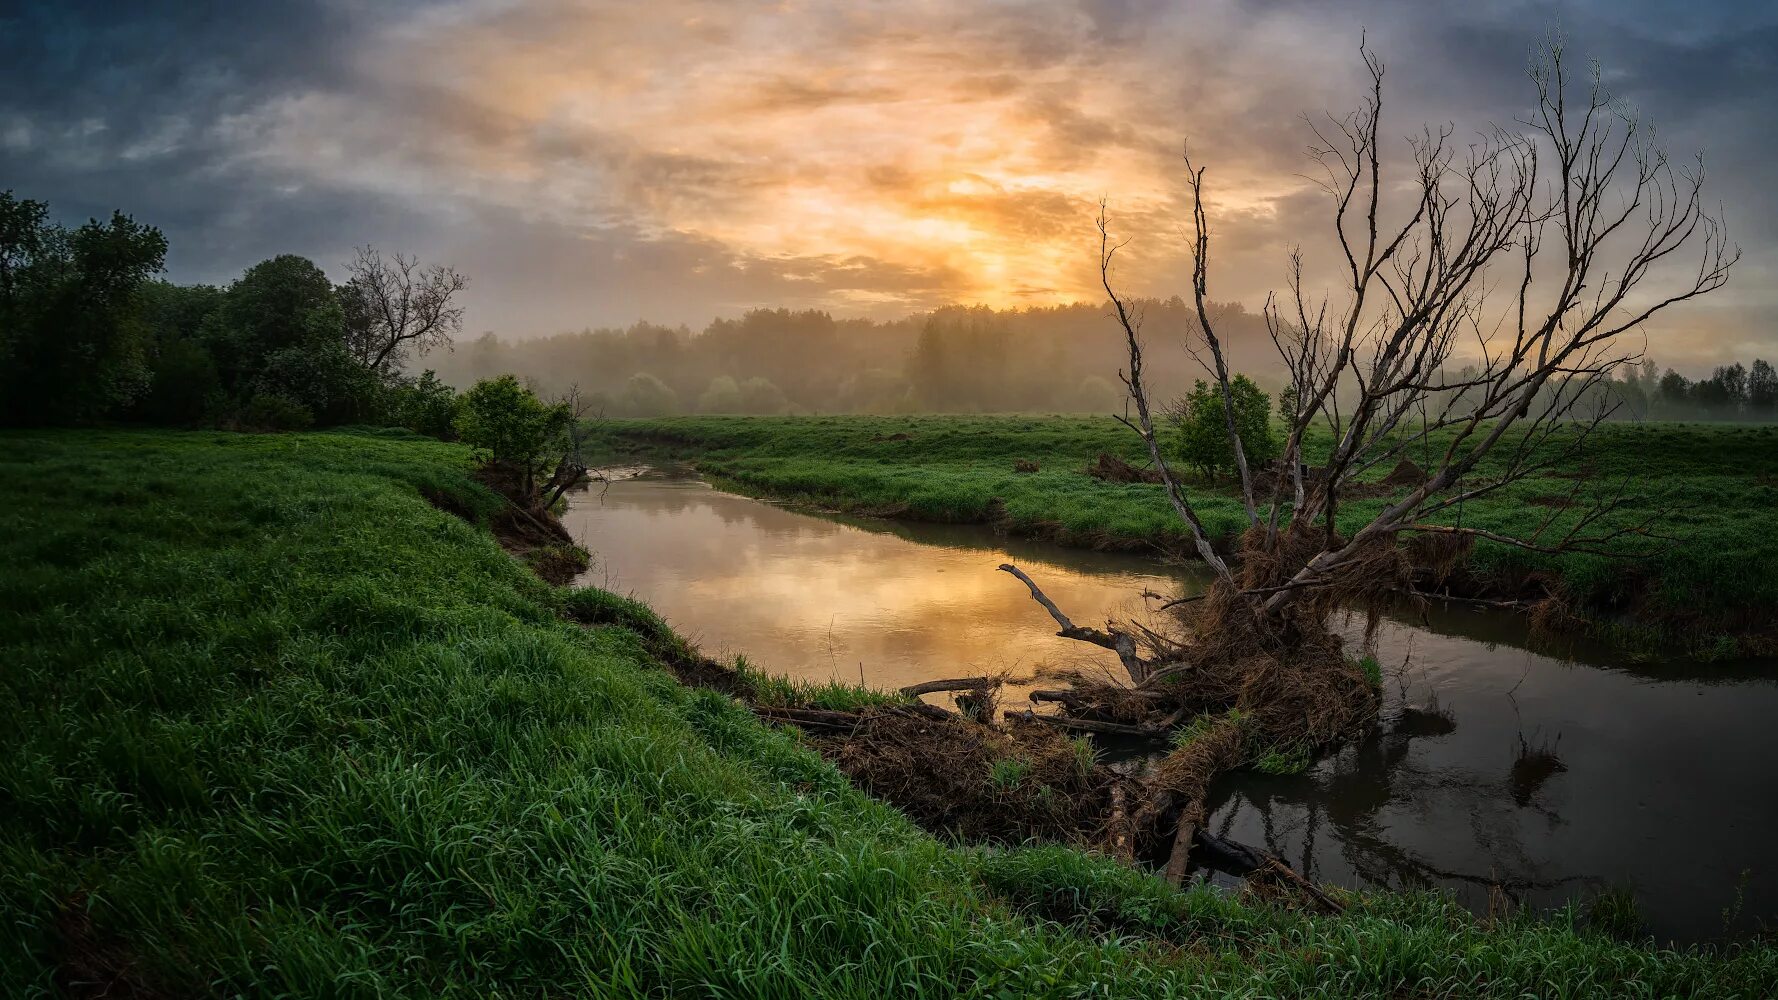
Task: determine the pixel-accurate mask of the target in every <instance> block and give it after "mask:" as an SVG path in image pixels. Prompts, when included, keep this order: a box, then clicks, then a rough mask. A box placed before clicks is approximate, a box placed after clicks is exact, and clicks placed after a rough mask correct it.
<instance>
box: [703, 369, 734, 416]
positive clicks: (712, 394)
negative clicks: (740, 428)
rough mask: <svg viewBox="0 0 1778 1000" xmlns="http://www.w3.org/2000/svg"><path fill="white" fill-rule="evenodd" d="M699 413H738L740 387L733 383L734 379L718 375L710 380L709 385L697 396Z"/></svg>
mask: <svg viewBox="0 0 1778 1000" xmlns="http://www.w3.org/2000/svg"><path fill="white" fill-rule="evenodd" d="M698 412H699V413H740V412H741V387H740V386H739V385H737V384H736V383H735V380H734V377H733V376H729V375H718V376H716V377H715V378H713V379H711V380H710V385H709V386H708V387H707V388H705V389H704V391H703V393H702V394H701V395H699V396H698Z"/></svg>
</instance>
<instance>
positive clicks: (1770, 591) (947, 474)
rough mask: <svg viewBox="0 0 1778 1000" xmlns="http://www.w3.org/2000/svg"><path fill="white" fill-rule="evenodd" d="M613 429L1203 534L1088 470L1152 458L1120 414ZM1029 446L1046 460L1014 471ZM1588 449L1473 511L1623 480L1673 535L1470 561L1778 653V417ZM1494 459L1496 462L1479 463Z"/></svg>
mask: <svg viewBox="0 0 1778 1000" xmlns="http://www.w3.org/2000/svg"><path fill="white" fill-rule="evenodd" d="M600 434H601V437H602V440H603V442H604V445H605V447H606V448H607V449H608V450H609V451H611V452H613V453H614V454H638V453H640V454H651V453H652V454H670V455H676V456H678V457H683V458H690V459H693V460H695V461H696V462H697V464H698V465H699V467H700V468H701V469H704V470H705V471H707V472H709V473H711V474H713V475H715V476H717V477H719V478H721V479H723V480H724V481H726V482H728V483H730V484H732V485H734V486H735V487H736V488H738V489H741V490H744V491H748V492H753V493H758V494H769V495H774V496H782V497H791V498H798V499H803V500H808V501H812V502H814V503H817V504H821V505H825V506H830V507H835V508H839V509H847V510H854V511H862V512H870V513H881V514H888V515H891V516H900V517H909V518H917V519H924V520H934V521H964V522H974V521H992V522H996V523H999V524H1002V525H1003V526H1005V527H1006V528H1007V529H1009V530H1011V531H1014V532H1017V533H1023V534H1031V535H1037V536H1041V537H1049V538H1054V539H1056V540H1058V541H1061V542H1063V543H1065V544H1074V545H1091V546H1129V545H1145V544H1150V543H1152V544H1154V545H1158V546H1161V547H1163V548H1167V549H1172V550H1177V551H1184V550H1185V549H1186V548H1187V546H1186V545H1185V539H1184V536H1183V534H1182V532H1181V529H1180V526H1179V524H1178V522H1177V520H1176V519H1175V518H1174V517H1173V515H1172V512H1171V511H1170V510H1169V509H1168V507H1167V504H1166V501H1165V499H1164V498H1163V496H1162V494H1161V488H1160V487H1159V486H1154V485H1148V484H1113V483H1105V482H1101V481H1099V480H1096V479H1093V478H1090V477H1088V476H1086V475H1084V474H1083V471H1082V470H1083V469H1084V468H1085V467H1086V465H1087V464H1088V463H1089V462H1090V461H1092V460H1093V458H1094V456H1096V455H1097V454H1099V453H1100V452H1102V451H1103V452H1111V453H1113V454H1117V455H1121V456H1123V457H1125V458H1126V459H1128V460H1130V461H1133V462H1142V463H1145V462H1146V457H1145V456H1144V455H1143V454H1142V449H1141V442H1140V441H1139V440H1138V439H1137V438H1136V436H1135V435H1134V434H1133V433H1131V432H1130V431H1129V430H1128V429H1127V428H1125V427H1123V426H1121V425H1119V424H1118V423H1117V422H1116V421H1114V420H1112V419H1111V418H1109V417H1090V416H1073V417H1070V416H1055V417H1036V416H983V417H974V416H918V417H870V416H833V417H684V418H675V419H668V420H651V421H635V420H613V421H607V422H604V423H603V424H602V425H601V430H600ZM1328 446H1329V442H1328V440H1327V438H1326V436H1325V434H1323V435H1320V436H1317V437H1314V438H1312V439H1311V440H1310V441H1309V442H1308V445H1307V448H1308V451H1309V453H1310V455H1311V457H1314V456H1316V455H1318V454H1324V453H1325V449H1326V448H1327V447H1328ZM1551 447H1554V445H1553V444H1552V445H1551ZM1415 457H1421V456H1415ZM1021 459H1022V460H1026V461H1032V462H1036V463H1037V464H1038V466H1039V471H1038V472H1035V473H1019V472H1016V471H1014V463H1015V462H1017V461H1019V460H1021ZM1583 463H1584V467H1585V468H1586V469H1588V470H1589V471H1590V472H1591V474H1592V478H1591V479H1590V480H1588V481H1586V482H1583V483H1581V486H1580V490H1579V492H1578V493H1576V492H1574V491H1575V487H1576V480H1574V479H1571V478H1563V477H1561V476H1540V477H1533V478H1529V479H1526V480H1524V481H1521V482H1518V483H1515V484H1513V485H1511V486H1509V487H1507V488H1504V489H1502V490H1501V491H1499V492H1498V493H1496V494H1493V495H1491V496H1488V497H1486V498H1483V499H1480V500H1477V501H1475V502H1473V503H1471V504H1469V505H1468V506H1467V507H1466V509H1465V510H1464V511H1463V514H1462V517H1463V523H1464V524H1467V525H1470V526H1474V527H1481V528H1487V529H1491V530H1494V531H1498V532H1503V533H1511V534H1519V535H1529V534H1531V533H1532V532H1534V531H1535V530H1536V529H1537V528H1538V526H1539V525H1540V524H1542V523H1543V522H1544V521H1545V520H1546V519H1548V520H1551V521H1552V524H1551V526H1550V527H1549V529H1547V531H1548V532H1549V533H1550V535H1555V534H1559V533H1560V532H1561V531H1562V530H1563V529H1564V527H1565V525H1566V524H1568V523H1571V522H1572V520H1573V519H1575V518H1577V517H1579V516H1580V514H1581V512H1582V510H1584V508H1585V507H1586V505H1587V504H1588V502H1589V500H1592V499H1596V498H1600V497H1603V496H1607V495H1610V494H1612V493H1614V492H1616V491H1618V490H1620V489H1622V490H1623V491H1624V493H1625V502H1624V503H1623V506H1622V508H1621V509H1620V510H1619V511H1617V512H1616V513H1615V514H1613V515H1611V516H1610V517H1609V518H1607V519H1606V521H1605V522H1602V523H1603V524H1606V525H1618V524H1625V525H1627V524H1636V523H1639V522H1642V521H1644V520H1646V519H1648V518H1650V517H1651V516H1656V515H1658V519H1657V521H1656V529H1657V530H1658V531H1659V532H1660V533H1662V534H1665V535H1668V536H1671V538H1672V542H1671V543H1670V544H1664V545H1660V546H1651V548H1652V549H1653V550H1654V551H1652V553H1651V554H1649V555H1648V556H1647V557H1646V558H1641V559H1636V560H1631V561H1626V560H1621V559H1614V558H1608V557H1604V556H1599V555H1591V554H1584V553H1569V554H1562V555H1552V554H1546V553H1540V552H1533V551H1528V550H1524V549H1519V548H1514V547H1510V546H1505V545H1500V544H1496V543H1492V542H1486V541H1484V542H1481V543H1480V544H1479V545H1478V546H1477V548H1476V550H1475V552H1474V553H1473V554H1472V555H1471V557H1470V562H1469V567H1468V568H1469V571H1470V573H1471V574H1472V575H1473V577H1474V578H1475V580H1476V582H1477V583H1479V584H1480V585H1481V586H1483V587H1485V588H1489V589H1491V590H1493V591H1494V592H1497V593H1510V592H1517V591H1522V590H1523V589H1524V588H1525V587H1526V585H1527V581H1537V580H1538V579H1540V577H1544V576H1548V577H1553V578H1555V579H1556V580H1558V581H1559V583H1560V588H1561V591H1562V592H1563V595H1564V596H1565V597H1566V598H1567V600H1568V601H1569V602H1570V603H1571V604H1572V605H1573V606H1574V607H1575V608H1577V609H1578V610H1580V611H1581V612H1582V613H1584V614H1586V615H1588V616H1589V617H1591V618H1594V619H1595V620H1596V622H1597V623H1598V624H1599V625H1600V626H1601V627H1603V628H1605V629H1606V630H1609V631H1611V632H1614V633H1616V634H1617V636H1618V637H1619V638H1621V639H1624V640H1627V641H1629V642H1631V643H1649V642H1652V641H1653V640H1655V639H1657V638H1679V639H1681V640H1683V641H1685V642H1686V643H1688V644H1689V645H1690V646H1691V648H1692V650H1693V652H1695V653H1698V654H1701V655H1705V656H1724V655H1733V654H1735V653H1736V652H1738V651H1739V652H1757V651H1765V652H1770V651H1772V650H1774V649H1778V634H1774V633H1773V632H1772V629H1773V626H1772V620H1773V617H1774V613H1775V612H1778V573H1773V572H1772V571H1771V567H1772V566H1773V565H1774V564H1778V426H1772V425H1756V426H1742V425H1724V424H1614V425H1609V426H1606V427H1604V428H1602V429H1600V430H1599V431H1597V432H1596V434H1595V437H1594V438H1593V439H1592V440H1591V441H1590V442H1589V443H1588V447H1587V450H1586V453H1585V456H1584V458H1583ZM1387 471H1388V470H1387V469H1378V470H1375V471H1374V472H1373V473H1372V474H1371V475H1372V478H1381V477H1382V476H1383V475H1384V474H1385V473H1386V472H1387ZM1493 471H1495V470H1494V469H1493V468H1491V467H1490V466H1489V465H1484V466H1483V467H1482V468H1481V469H1480V470H1478V475H1479V476H1483V477H1485V476H1487V475H1489V474H1490V473H1491V472H1493ZM1193 489H1194V491H1195V493H1194V495H1195V496H1197V497H1199V499H1198V500H1197V501H1196V502H1197V503H1198V506H1199V509H1200V512H1201V514H1202V516H1203V518H1204V521H1205V522H1206V524H1207V526H1208V527H1209V529H1210V530H1211V532H1212V533H1213V534H1215V535H1219V536H1223V537H1233V536H1234V535H1236V534H1238V533H1239V531H1240V530H1241V529H1242V527H1243V526H1244V518H1243V515H1242V512H1241V508H1240V504H1239V502H1238V500H1237V499H1236V498H1235V494H1234V491H1233V488H1232V485H1231V484H1229V483H1227V482H1224V483H1221V484H1217V485H1213V486H1208V487H1206V486H1204V485H1203V484H1193ZM1377 492H1379V493H1380V492H1382V491H1377ZM1386 502H1387V501H1386V499H1385V497H1383V496H1372V497H1370V498H1368V499H1354V500H1352V501H1350V502H1348V503H1347V504H1346V505H1345V506H1344V507H1343V509H1342V516H1341V518H1340V521H1341V524H1342V525H1345V526H1356V525H1357V524H1359V523H1362V521H1363V520H1364V519H1365V518H1367V517H1369V516H1371V515H1373V514H1374V513H1375V512H1376V511H1377V510H1379V509H1381V507H1382V505H1383V504H1384V503H1386ZM1450 519H1451V518H1449V517H1447V518H1446V520H1447V521H1448V520H1450ZM1546 537H1548V536H1546Z"/></svg>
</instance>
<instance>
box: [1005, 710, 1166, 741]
mask: <svg viewBox="0 0 1778 1000" xmlns="http://www.w3.org/2000/svg"><path fill="white" fill-rule="evenodd" d="M1001 714H1002V715H1003V717H1005V718H1007V719H1013V720H1017V721H1020V722H1041V723H1044V724H1045V725H1050V726H1054V727H1056V728H1057V729H1069V730H1074V731H1077V732H1082V733H1104V734H1105V735H1107V736H1157V735H1159V734H1160V732H1161V731H1160V730H1157V729H1154V728H1152V727H1150V726H1132V725H1130V724H1128V723H1125V722H1100V721H1099V720H1097V719H1076V718H1072V717H1070V716H1066V715H1038V714H1037V713H1036V712H1033V711H1031V710H1030V709H1028V708H1027V709H1022V710H1021V709H1013V708H1009V709H1007V710H1006V711H1005V712H1003V713H1001Z"/></svg>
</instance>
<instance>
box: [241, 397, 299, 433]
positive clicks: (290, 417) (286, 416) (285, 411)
mask: <svg viewBox="0 0 1778 1000" xmlns="http://www.w3.org/2000/svg"><path fill="white" fill-rule="evenodd" d="M235 420H236V422H237V423H238V424H240V426H241V427H242V428H244V429H246V430H254V431H300V430H306V429H308V428H309V427H310V426H312V425H313V424H314V423H315V414H314V413H312V412H310V410H309V408H308V407H306V406H304V405H302V404H301V403H299V402H297V401H296V400H294V399H291V398H290V397H289V396H281V395H279V394H278V393H275V392H262V393H259V394H258V395H255V396H254V397H253V398H252V399H251V400H248V402H247V405H246V406H244V407H242V408H241V411H240V413H239V414H238V415H237V416H236V418H235Z"/></svg>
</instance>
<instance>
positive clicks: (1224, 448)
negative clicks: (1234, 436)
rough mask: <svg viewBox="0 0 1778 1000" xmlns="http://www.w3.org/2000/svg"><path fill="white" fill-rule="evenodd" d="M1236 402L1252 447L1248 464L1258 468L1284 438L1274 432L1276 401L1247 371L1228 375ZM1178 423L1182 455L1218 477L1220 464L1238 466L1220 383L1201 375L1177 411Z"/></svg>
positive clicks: (1245, 443)
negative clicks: (1246, 373) (1218, 384)
mask: <svg viewBox="0 0 1778 1000" xmlns="http://www.w3.org/2000/svg"><path fill="white" fill-rule="evenodd" d="M1229 389H1230V392H1231V394H1232V396H1233V398H1234V403H1235V427H1236V428H1237V429H1238V430H1239V431H1240V432H1241V444H1242V447H1243V448H1244V449H1245V450H1246V452H1247V465H1248V467H1249V468H1257V467H1259V466H1261V465H1264V464H1265V463H1267V462H1270V461H1271V460H1273V459H1275V458H1277V457H1278V452H1279V443H1278V438H1277V435H1275V434H1274V433H1273V432H1272V419H1271V418H1272V401H1271V399H1270V398H1269V397H1267V396H1266V394H1265V393H1263V392H1261V391H1260V389H1259V386H1257V385H1254V384H1253V381H1252V380H1251V379H1249V378H1248V377H1247V376H1245V375H1236V376H1235V377H1234V378H1233V379H1231V380H1230V381H1229ZM1175 420H1176V422H1177V424H1178V427H1179V447H1178V452H1177V453H1178V456H1179V458H1180V459H1181V460H1182V461H1184V462H1185V463H1186V464H1187V465H1189V466H1191V467H1192V468H1195V469H1197V470H1198V472H1199V473H1201V474H1202V475H1203V476H1204V478H1206V479H1210V480H1214V479H1215V478H1216V473H1217V472H1218V471H1219V470H1227V471H1230V472H1233V471H1234V470H1235V449H1234V447H1233V446H1232V445H1231V444H1230V443H1229V434H1228V417H1227V415H1226V414H1225V413H1224V411H1223V401H1222V391H1221V389H1220V387H1213V386H1209V385H1206V384H1205V383H1204V380H1203V379H1199V380H1198V382H1197V384H1196V385H1195V386H1194V387H1193V388H1192V391H1191V392H1190V393H1188V394H1187V395H1186V396H1185V398H1184V399H1183V400H1181V401H1180V407H1179V411H1178V412H1177V413H1176V414H1175Z"/></svg>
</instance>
